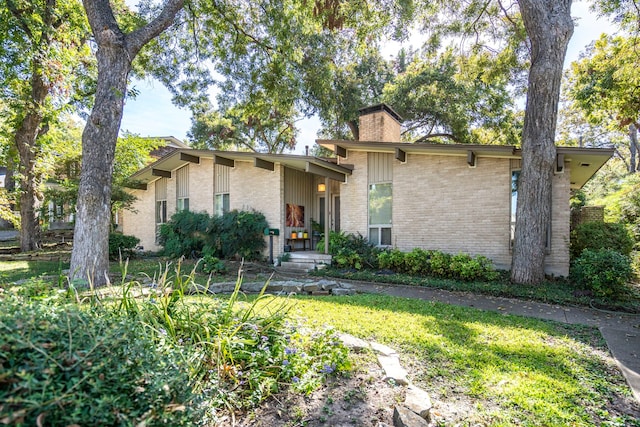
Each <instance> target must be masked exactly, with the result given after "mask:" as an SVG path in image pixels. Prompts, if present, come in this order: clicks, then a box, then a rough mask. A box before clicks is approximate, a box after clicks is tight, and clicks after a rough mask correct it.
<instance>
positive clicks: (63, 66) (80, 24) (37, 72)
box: [0, 0, 95, 251]
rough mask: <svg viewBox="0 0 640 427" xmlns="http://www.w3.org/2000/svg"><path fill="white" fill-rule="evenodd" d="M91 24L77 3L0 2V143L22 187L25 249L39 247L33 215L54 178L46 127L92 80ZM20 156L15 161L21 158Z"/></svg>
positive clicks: (81, 99)
mask: <svg viewBox="0 0 640 427" xmlns="http://www.w3.org/2000/svg"><path fill="white" fill-rule="evenodd" d="M88 31H89V26H88V23H87V20H86V16H85V15H84V13H83V10H82V6H81V4H80V3H78V2H77V1H73V0H60V1H55V2H46V1H33V2H25V1H19V2H15V1H7V2H2V3H1V4H0V59H1V60H0V93H1V96H0V97H1V98H2V101H3V104H5V103H6V105H3V107H5V106H6V109H5V108H3V111H2V122H3V125H2V128H1V131H2V132H1V133H0V143H2V144H3V145H5V144H6V145H10V146H11V147H12V148H11V149H10V150H8V153H7V154H8V157H9V158H8V159H6V160H7V165H8V166H9V169H10V170H9V171H8V172H9V174H10V175H11V176H12V178H13V179H15V180H16V183H17V184H18V185H16V186H15V188H14V187H11V188H12V189H14V190H15V191H16V192H17V196H16V201H19V203H18V206H19V209H20V218H21V222H22V224H21V249H22V250H23V251H27V250H32V249H37V248H38V247H39V246H40V242H39V233H38V232H37V230H38V222H37V218H36V215H35V210H36V207H37V205H38V203H39V202H40V201H41V194H40V188H39V187H40V185H41V183H42V182H43V180H44V179H46V177H47V175H48V174H49V172H50V171H49V170H48V169H47V168H46V165H44V164H43V162H42V161H41V160H42V158H43V157H45V156H46V154H47V153H48V152H50V150H51V147H50V145H51V140H52V139H51V138H50V137H49V136H48V135H47V133H48V132H49V130H50V129H51V128H53V127H55V126H56V125H57V124H58V119H59V117H60V115H61V113H63V112H65V111H69V110H70V109H71V107H72V106H77V105H79V104H83V103H85V102H86V100H87V98H88V96H87V95H88V93H87V89H89V90H90V88H91V86H92V84H93V81H94V78H95V67H94V65H95V61H93V60H92V58H91V50H90V48H89V44H88V43H87V40H88V37H87V33H88ZM16 159H17V160H18V161H16Z"/></svg>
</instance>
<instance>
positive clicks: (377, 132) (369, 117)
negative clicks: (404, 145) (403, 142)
mask: <svg viewBox="0 0 640 427" xmlns="http://www.w3.org/2000/svg"><path fill="white" fill-rule="evenodd" d="M359 111H360V127H359V130H358V131H359V138H358V139H359V140H360V141H368V142H374V141H375V142H400V122H402V117H400V115H399V114H398V113H396V112H395V111H393V109H392V108H391V107H389V106H388V105H386V104H378V105H372V106H371V107H365V108H361V109H360V110H359Z"/></svg>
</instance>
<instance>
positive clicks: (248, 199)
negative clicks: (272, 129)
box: [229, 162, 286, 257]
mask: <svg viewBox="0 0 640 427" xmlns="http://www.w3.org/2000/svg"><path fill="white" fill-rule="evenodd" d="M283 169H284V168H283V167H282V166H281V165H279V164H276V165H275V170H274V171H268V170H265V169H261V168H257V167H254V166H253V163H249V162H236V167H235V168H233V169H231V171H230V176H229V207H230V208H231V209H238V210H252V209H254V210H256V211H258V212H261V213H262V214H264V216H265V218H266V220H267V222H268V223H269V227H271V228H279V229H280V236H276V237H274V239H273V249H274V257H277V256H278V255H280V252H281V251H282V248H283V246H284V238H285V237H286V236H285V235H284V234H285V233H284V228H285V227H284V217H285V214H284V206H283V203H282V200H283V199H284V194H283V193H284V185H283V181H284V170H283ZM265 241H266V242H267V245H268V244H269V238H268V237H265ZM267 250H268V246H267ZM267 253H268V252H265V255H266V254H267Z"/></svg>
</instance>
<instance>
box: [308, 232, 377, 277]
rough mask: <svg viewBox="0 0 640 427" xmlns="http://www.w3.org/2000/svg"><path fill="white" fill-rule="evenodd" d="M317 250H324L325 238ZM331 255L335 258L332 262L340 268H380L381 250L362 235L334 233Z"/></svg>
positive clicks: (330, 242) (330, 244) (332, 234)
mask: <svg viewBox="0 0 640 427" xmlns="http://www.w3.org/2000/svg"><path fill="white" fill-rule="evenodd" d="M316 248H317V249H319V250H323V248H324V238H323V239H321V240H320V242H318V245H317V246H316ZM329 253H330V254H331V255H332V256H333V259H332V262H333V263H334V264H335V265H336V266H338V267H340V268H355V269H356V270H360V269H362V268H378V254H379V253H380V249H378V248H376V247H375V245H373V244H371V243H369V242H368V241H367V239H365V238H364V237H362V236H361V235H357V236H356V235H355V234H345V233H344V232H335V231H332V232H331V233H330V234H329Z"/></svg>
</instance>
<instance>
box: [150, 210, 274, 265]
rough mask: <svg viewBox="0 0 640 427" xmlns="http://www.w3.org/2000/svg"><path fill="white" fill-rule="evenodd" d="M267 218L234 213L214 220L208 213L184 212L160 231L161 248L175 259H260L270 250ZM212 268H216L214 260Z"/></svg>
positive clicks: (163, 225)
mask: <svg viewBox="0 0 640 427" xmlns="http://www.w3.org/2000/svg"><path fill="white" fill-rule="evenodd" d="M267 227H268V224H267V221H266V219H265V217H264V215H263V214H261V213H259V212H248V211H238V210H233V211H230V212H225V213H224V214H223V215H222V216H214V217H211V216H209V214H207V213H206V212H190V211H186V210H185V211H180V212H176V213H175V214H173V215H172V216H171V220H170V221H169V222H168V223H166V224H162V226H161V227H160V244H161V245H163V246H164V254H165V255H167V256H170V257H172V258H179V257H181V256H185V257H191V258H197V257H200V256H202V255H203V254H204V255H205V256H210V257H215V258H222V259H231V258H234V257H239V258H244V259H247V260H255V259H260V258H261V257H262V250H263V249H264V248H265V246H266V242H265V239H264V235H263V232H264V229H265V228H267ZM209 261H211V262H212V264H211V265H210V266H211V267H214V266H215V264H216V263H215V262H214V261H213V259H210V260H209Z"/></svg>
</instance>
